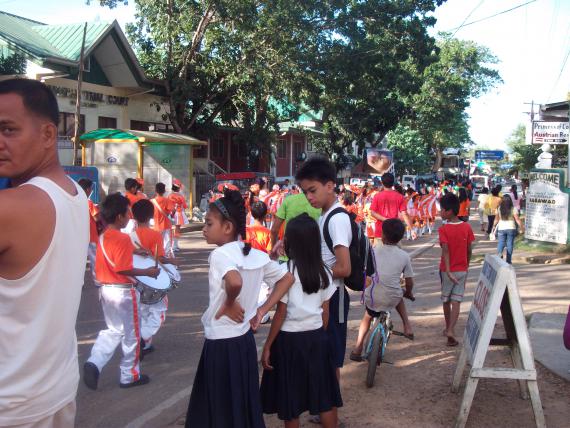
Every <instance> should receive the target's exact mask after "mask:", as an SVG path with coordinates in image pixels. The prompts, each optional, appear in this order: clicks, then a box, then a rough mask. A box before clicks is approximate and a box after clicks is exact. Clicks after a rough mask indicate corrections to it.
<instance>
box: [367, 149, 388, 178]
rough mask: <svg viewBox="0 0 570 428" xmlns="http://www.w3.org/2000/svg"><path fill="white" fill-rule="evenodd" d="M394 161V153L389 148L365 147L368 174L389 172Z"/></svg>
mask: <svg viewBox="0 0 570 428" xmlns="http://www.w3.org/2000/svg"><path fill="white" fill-rule="evenodd" d="M393 162H394V154H393V152H392V151H391V150H384V149H376V148H369V149H366V164H367V168H366V169H367V171H366V172H368V173H369V174H378V175H382V174H384V173H385V172H389V171H390V169H391V168H392V165H393Z"/></svg>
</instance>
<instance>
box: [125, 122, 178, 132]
mask: <svg viewBox="0 0 570 428" xmlns="http://www.w3.org/2000/svg"><path fill="white" fill-rule="evenodd" d="M131 129H132V130H133V131H151V130H152V131H156V132H174V127H173V126H172V125H168V124H166V123H160V122H144V121H142V120H131Z"/></svg>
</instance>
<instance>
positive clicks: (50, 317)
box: [0, 177, 89, 426]
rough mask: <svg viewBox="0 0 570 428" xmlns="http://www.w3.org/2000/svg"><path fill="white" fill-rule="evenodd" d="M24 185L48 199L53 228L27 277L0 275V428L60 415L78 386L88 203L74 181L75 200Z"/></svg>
mask: <svg viewBox="0 0 570 428" xmlns="http://www.w3.org/2000/svg"><path fill="white" fill-rule="evenodd" d="M26 185H33V186H36V187H38V188H40V189H42V190H43V191H44V192H46V193H47V194H48V195H49V197H50V198H51V201H52V203H53V205H54V207H55V229H54V233H53V237H52V240H51V242H50V244H49V247H48V249H47V250H46V252H45V253H44V255H43V256H42V258H41V259H40V261H39V262H38V263H37V264H36V265H35V266H34V267H33V268H32V269H31V270H30V271H29V272H28V273H26V274H25V275H24V276H23V277H22V278H20V279H16V280H9V279H4V278H2V277H0V426H5V425H18V424H24V423H30V422H34V421H37V420H39V419H42V418H44V417H47V416H49V415H51V414H53V413H55V412H56V411H58V410H59V409H61V408H62V407H63V406H65V405H66V404H68V403H69V402H70V401H72V400H73V399H74V398H75V394H76V392H77V384H78V382H79V368H78V361H77V339H76V336H75V322H76V319H77V312H78V310H79V301H80V299H81V289H82V285H83V278H84V273H85V261H86V257H87V247H88V244H89V216H88V208H87V198H86V196H85V192H84V191H83V190H82V189H81V188H80V187H79V186H78V185H77V184H76V185H75V187H76V188H77V195H76V196H72V195H70V194H69V193H67V192H66V191H65V190H63V189H62V188H60V187H59V186H58V185H57V184H55V183H54V182H53V181H51V180H49V179H47V178H43V177H35V178H32V179H31V180H29V181H28V182H26V183H24V184H23V186H26ZM37 215H38V216H41V215H42V213H37ZM0 227H1V226H0Z"/></svg>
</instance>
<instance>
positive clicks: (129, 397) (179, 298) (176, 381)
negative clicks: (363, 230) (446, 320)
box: [76, 222, 570, 428]
mask: <svg viewBox="0 0 570 428" xmlns="http://www.w3.org/2000/svg"><path fill="white" fill-rule="evenodd" d="M472 224H473V229H474V230H475V231H477V225H476V224H475V222H473V223H472ZM435 236H436V235H434V236H424V237H422V238H420V239H419V240H418V241H415V242H413V243H411V242H404V244H403V245H404V248H405V249H406V250H407V251H409V252H416V253H419V254H418V257H417V258H416V259H415V261H414V269H415V271H416V275H417V277H416V282H417V284H418V287H417V292H416V297H417V301H416V302H414V303H410V302H408V303H407V304H408V306H409V311H410V314H411V316H412V320H413V323H414V326H415V328H416V333H417V334H419V335H420V336H422V335H427V334H429V332H431V330H433V329H434V327H433V326H432V325H429V326H428V325H427V323H426V325H425V326H424V325H423V323H422V320H427V318H430V317H433V316H435V317H436V319H437V320H439V319H440V317H441V304H440V302H439V291H438V289H439V285H438V283H439V280H438V277H437V263H438V260H439V254H440V250H439V247H438V246H437V245H436V246H435V247H433V248H428V247H429V246H430V241H433V239H434V238H435ZM478 238H479V239H481V238H482V236H481V235H479V236H478ZM495 247H496V243H491V242H488V241H484V240H482V241H481V240H480V241H479V242H478V243H477V247H476V250H475V254H476V255H479V256H482V255H484V254H487V253H490V254H494V252H495ZM182 248H183V251H182V252H181V254H180V258H181V259H182V262H183V263H182V266H181V272H182V275H183V281H182V285H181V286H180V288H178V289H177V290H174V291H173V292H172V293H171V294H170V299H169V300H170V307H169V311H168V315H167V321H166V323H165V325H164V326H163V328H162V330H161V331H160V333H159V335H158V336H157V337H156V339H155V341H154V342H153V343H154V344H155V346H156V351H155V352H154V353H152V354H150V355H148V356H147V358H146V359H145V360H144V362H143V365H142V366H143V371H144V372H145V373H147V374H148V375H150V377H151V383H150V384H149V385H146V386H142V387H138V388H134V389H132V390H122V389H120V388H119V387H118V382H119V370H118V361H119V358H120V354H121V352H120V349H117V351H116V355H115V357H114V358H113V360H111V362H110V363H109V364H108V365H107V366H106V367H105V369H104V370H103V372H102V374H101V378H100V383H99V389H98V390H97V391H95V392H94V391H91V390H88V389H87V388H86V387H85V386H84V385H83V384H82V383H81V384H80V387H79V392H78V400H77V402H78V414H77V424H76V426H78V427H81V428H83V427H85V428H90V427H106V428H114V427H125V426H131V427H135V426H136V427H138V426H144V427H164V426H169V425H171V424H174V422H175V421H176V420H177V419H179V418H180V417H181V415H183V414H184V413H185V408H186V406H187V403H188V396H189V394H190V390H191V385H192V380H193V378H194V373H195V369H196V366H197V364H198V360H199V357H200V351H201V348H202V341H203V335H202V326H201V323H200V317H201V315H202V313H203V311H204V309H205V308H206V306H207V300H208V295H207V270H208V264H207V259H208V254H209V252H210V251H211V250H212V248H213V247H212V246H209V245H207V244H206V243H205V242H204V240H203V239H202V237H201V232H199V231H196V232H189V233H187V234H185V237H184V239H183V240H182ZM423 250H426V251H425V252H424V251H423ZM480 268H481V265H480V264H479V265H477V266H473V268H472V269H471V271H470V278H471V280H470V282H471V283H472V284H473V283H475V281H476V278H477V276H478V275H479V272H480ZM567 275H568V273H567V270H566V269H561V267H560V266H548V265H543V266H537V265H526V266H517V276H518V279H519V286H520V290H521V297H522V299H523V306H524V309H525V312H527V313H529V312H532V311H552V310H554V309H556V308H557V307H558V306H560V305H561V304H562V302H565V301H566V302H567V301H568V300H569V299H570V292H569V291H568V287H567V286H566V285H565V284H567ZM538 278H540V279H541V281H537V279H538ZM545 282H547V283H548V284H549V286H548V288H545ZM472 288H473V287H470V289H469V290H468V292H467V295H466V298H467V299H466V300H467V301H470V300H471V298H472ZM355 294H356V293H355ZM351 300H352V302H351V308H352V309H351V312H350V317H349V327H350V328H351V333H350V334H351V335H354V334H355V331H356V327H357V325H358V321H359V319H360V317H361V315H362V308H361V306H360V304H359V302H358V300H359V299H358V296H356V295H353V296H352V299H351ZM566 307H567V306H566ZM461 309H462V322H461V324H462V325H461V327H462V326H463V322H464V319H465V317H466V312H468V310H469V304H468V303H466V304H465V305H462V308H461ZM441 318H442V317H441ZM396 319H397V323H396V327H400V326H399V319H398V318H397V317H396ZM104 325H105V324H104V321H103V316H102V312H101V309H100V305H99V302H98V300H97V291H96V290H95V289H94V287H93V286H92V284H91V282H90V280H89V278H87V281H86V286H85V288H84V290H83V299H82V302H81V308H80V313H79V319H78V325H77V333H78V339H79V360H80V365H82V364H83V362H84V361H85V360H86V358H87V356H88V354H89V351H90V349H91V345H92V343H93V341H94V339H95V337H96V335H97V333H98V331H99V329H101V328H104ZM437 328H439V324H438V327H437ZM267 330H268V327H267V326H264V327H262V329H261V330H260V332H259V333H258V345H259V346H261V345H262V344H263V339H264V337H265V335H266V333H267ZM438 331H439V330H438ZM460 331H461V329H458V333H459V332H460ZM351 340H352V336H351ZM436 340H437V336H436ZM439 340H441V341H443V339H442V338H439ZM442 343H443V342H442ZM351 367H352V366H351V365H350V364H349V365H348V367H347V368H346V370H348V371H349V372H350V370H351ZM347 373H348V372H347ZM345 404H346V406H347V407H346V408H345V409H346V410H343V411H346V412H347V413H348V412H349V410H350V407H351V406H350V403H349V402H347V403H345ZM394 404H395V405H396V403H394ZM431 405H432V406H433V403H432V404H431ZM355 406H356V407H357V408H359V407H360V404H358V405H356V404H355ZM396 410H397V409H396ZM406 411H407V410H406ZM452 413H453V414H452ZM454 414H455V411H452V412H450V415H447V417H448V418H452V417H454ZM355 420H358V419H355ZM451 420H452V419H450V422H451ZM272 422H273V421H270V423H269V425H268V426H281V425H280V423H277V422H276V421H275V424H273V423H272ZM408 422H411V421H408ZM444 425H445V424H444ZM351 426H352V425H351Z"/></svg>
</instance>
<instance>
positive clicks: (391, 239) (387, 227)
mask: <svg viewBox="0 0 570 428" xmlns="http://www.w3.org/2000/svg"><path fill="white" fill-rule="evenodd" d="M405 232H406V227H405V226H404V223H402V222H401V220H399V219H397V218H389V219H388V220H384V221H383V222H382V237H383V238H384V239H385V240H386V243H388V244H397V243H398V242H400V241H401V240H402V238H403V237H404V233H405Z"/></svg>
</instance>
